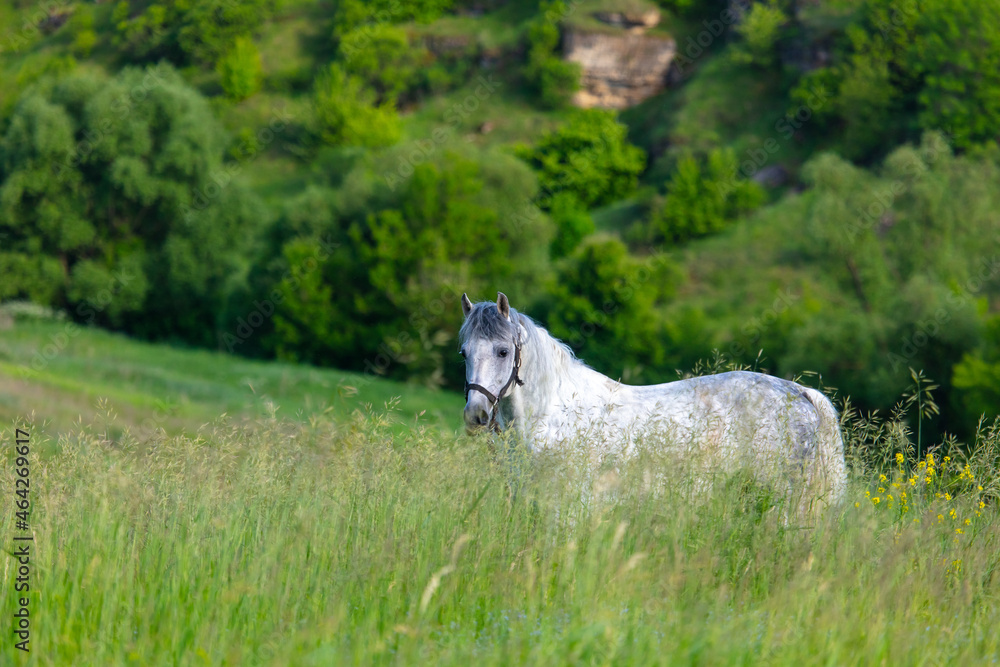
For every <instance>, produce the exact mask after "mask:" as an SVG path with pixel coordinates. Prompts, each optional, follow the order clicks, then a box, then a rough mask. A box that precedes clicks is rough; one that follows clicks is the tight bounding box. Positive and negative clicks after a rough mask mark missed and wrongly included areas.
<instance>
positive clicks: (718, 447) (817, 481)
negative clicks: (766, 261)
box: [460, 293, 847, 507]
mask: <svg viewBox="0 0 1000 667" xmlns="http://www.w3.org/2000/svg"><path fill="white" fill-rule="evenodd" d="M462 310H463V312H464V314H465V322H464V323H463V325H462V329H461V332H460V341H461V350H460V352H461V354H462V356H463V357H465V377H466V385H465V392H466V404H465V424H466V428H467V430H468V431H469V432H470V433H473V432H476V431H481V430H484V429H487V428H492V429H493V430H495V431H496V432H498V433H501V432H509V431H510V430H511V429H513V431H514V435H515V436H516V438H517V439H518V440H519V441H520V442H522V443H523V445H524V447H525V448H526V449H527V451H528V452H536V451H540V450H545V449H557V450H562V449H567V448H569V447H577V446H579V445H580V443H581V442H583V443H585V446H586V448H587V449H588V451H589V452H590V454H591V456H592V458H594V459H600V458H602V457H604V456H606V455H612V456H621V455H624V456H628V455H629V454H631V453H634V451H635V449H636V446H637V445H638V444H639V443H642V444H644V445H648V444H650V443H651V442H655V443H657V445H658V446H661V447H670V448H671V451H674V450H676V451H679V452H684V453H686V454H691V455H702V456H705V457H706V458H705V461H706V462H707V463H708V465H710V466H711V467H712V469H713V470H716V471H720V472H731V471H733V470H735V469H736V468H738V467H742V466H749V468H750V469H751V470H753V471H755V472H756V473H757V474H758V475H760V476H764V477H766V478H767V481H770V482H774V481H776V480H784V482H785V483H787V484H788V485H789V486H788V490H789V491H794V490H798V491H799V492H800V493H799V494H796V495H799V497H800V502H799V504H800V506H801V507H811V506H814V505H813V501H814V500H818V501H820V503H821V504H823V505H827V504H834V503H836V502H838V501H839V500H841V499H842V497H843V494H844V491H845V488H846V484H847V469H846V465H845V462H844V445H843V441H842V439H841V434H840V426H839V419H838V416H837V411H836V410H835V409H834V407H833V405H832V404H831V403H830V401H829V399H827V397H826V396H824V395H823V394H822V393H820V392H818V391H816V390H815V389H810V388H808V387H803V386H802V385H799V384H796V383H795V382H790V381H788V380H783V379H780V378H776V377H772V376H770V375H764V374H762V373H750V372H745V371H735V372H730V373H721V374H719V375H708V376H703V377H696V378H691V379H688V380H679V381H676V382H668V383H665V384H658V385H650V386H630V385H626V384H622V383H621V382H617V381H615V380H612V379H611V378H608V377H606V376H604V375H601V374H600V373H598V372H597V371H595V370H593V369H591V368H589V367H587V366H586V365H584V364H583V363H582V362H581V361H580V360H578V359H577V358H576V357H575V356H574V355H573V353H572V352H571V351H570V349H569V348H568V347H567V346H566V345H565V344H563V343H561V342H560V341H558V340H556V339H555V338H553V337H552V336H551V335H550V334H549V333H548V331H546V330H545V329H543V328H542V327H540V326H539V325H537V324H536V323H535V322H533V321H532V320H531V319H530V318H528V317H527V316H525V315H523V314H521V313H518V312H517V311H516V310H514V309H513V308H511V307H510V303H509V302H508V300H507V297H506V296H505V295H504V294H503V293H500V294H499V297H498V299H497V302H496V303H495V304H494V303H492V302H489V301H484V302H481V303H477V304H473V303H472V302H470V301H469V297H468V296H467V295H465V294H463V295H462Z"/></svg>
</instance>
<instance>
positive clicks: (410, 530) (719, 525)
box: [0, 341, 1000, 667]
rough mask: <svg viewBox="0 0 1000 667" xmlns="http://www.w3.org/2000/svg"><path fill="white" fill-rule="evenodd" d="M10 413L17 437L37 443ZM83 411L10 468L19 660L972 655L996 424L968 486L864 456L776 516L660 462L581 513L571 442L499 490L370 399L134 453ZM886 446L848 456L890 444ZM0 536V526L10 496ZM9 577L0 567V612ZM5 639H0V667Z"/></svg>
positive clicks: (616, 484) (840, 661) (837, 659)
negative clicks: (799, 512)
mask: <svg viewBox="0 0 1000 667" xmlns="http://www.w3.org/2000/svg"><path fill="white" fill-rule="evenodd" d="M106 342H107V341H106ZM29 428H30V427H29ZM31 430H32V433H33V440H32V445H33V450H34V451H35V452H36V453H37V452H38V451H39V450H41V449H44V448H46V447H47V446H49V444H48V443H46V441H45V436H44V435H43V434H40V433H39V432H38V431H39V429H37V428H31ZM105 430H106V427H105V425H103V424H101V423H99V424H97V425H95V426H94V427H88V426H84V427H82V428H81V429H79V430H78V431H77V432H76V433H73V434H69V435H68V436H67V437H65V438H64V439H63V440H62V441H61V442H60V444H59V445H58V446H57V447H52V448H51V449H52V454H51V456H49V457H46V458H44V459H43V460H39V459H38V458H34V457H33V458H32V459H31V475H32V477H31V480H32V481H31V494H32V495H31V501H32V503H33V505H32V509H33V511H32V514H31V518H30V521H31V526H32V531H33V536H34V542H32V548H33V552H32V559H31V568H32V569H31V573H30V577H31V579H30V581H31V585H32V589H31V592H30V593H29V594H28V595H29V609H30V614H31V616H30V618H31V624H32V625H31V628H32V644H31V649H32V654H31V657H32V658H33V659H34V661H35V664H41V665H68V664H73V665H101V666H102V667H105V666H114V665H126V664H142V665H155V664H177V665H189V664H190V665H194V664H244V665H258V664H262V665H331V664H357V665H390V664H392V665H417V664H433V665H517V664H531V665H564V664H565V665H609V664H613V665H633V664H634V665H658V664H659V665H678V664H706V665H735V664H743V665H758V664H763V665H795V666H796V667H804V666H806V665H831V664H832V665H886V664H892V665H896V664H956V665H957V664H962V665H973V664H991V662H995V661H996V660H997V659H998V657H1000V635H998V634H997V632H996V627H997V623H1000V604H998V603H1000V590H998V585H997V580H996V576H995V572H996V568H997V565H998V556H997V554H998V545H1000V518H998V516H997V512H996V508H995V506H994V505H993V504H992V502H993V501H992V499H993V498H995V497H996V492H997V490H998V484H1000V483H998V482H997V481H996V480H998V479H1000V477H998V475H997V470H996V467H995V459H994V458H993V457H995V456H996V454H997V451H998V445H1000V442H998V441H997V439H996V438H994V439H993V441H992V445H991V449H990V451H988V452H985V453H984V456H982V457H981V458H980V459H979V460H978V461H976V462H974V463H976V471H975V476H976V479H977V480H979V479H981V480H983V481H982V484H984V485H986V487H987V488H986V490H985V491H980V490H978V489H977V481H976V480H968V479H963V480H957V479H956V473H958V472H959V471H961V464H960V463H959V464H958V465H956V463H958V462H957V461H952V462H951V463H948V462H946V461H945V462H942V460H941V458H940V457H938V458H937V459H936V464H937V467H936V470H937V472H935V473H929V472H928V468H927V466H926V462H923V463H924V467H923V468H922V467H920V465H919V463H918V462H916V461H907V462H906V463H905V464H903V465H899V466H896V465H895V463H892V464H888V465H887V467H886V468H883V471H884V472H885V473H887V476H886V477H883V478H881V480H884V481H880V478H879V476H878V473H879V470H878V469H874V470H867V471H866V472H864V473H862V474H859V473H857V472H856V473H855V475H854V479H853V480H852V482H851V485H850V488H849V496H848V500H847V502H846V503H844V505H843V506H841V507H839V508H837V510H836V511H833V512H831V513H829V514H826V515H819V516H816V517H810V518H808V519H807V520H805V521H802V520H800V519H795V520H793V521H792V522H791V523H790V524H786V523H785V522H784V521H783V520H782V518H781V517H782V512H781V510H780V509H773V508H772V504H773V503H774V502H775V501H780V499H779V498H777V497H776V496H775V495H774V493H773V492H772V491H769V490H768V489H767V488H766V487H763V486H761V485H759V484H755V483H753V482H752V481H750V479H749V478H747V477H742V476H735V477H733V478H730V479H728V480H725V481H724V482H725V483H720V484H717V485H716V486H715V491H714V493H713V494H712V496H711V497H710V498H709V497H707V496H706V493H705V487H704V486H703V485H701V484H692V483H691V482H692V480H693V479H694V477H692V475H691V471H690V470H689V469H687V467H686V466H687V465H688V464H690V463H691V462H690V461H689V460H686V459H685V457H684V456H677V455H670V456H652V457H650V458H648V459H645V460H643V461H642V463H641V465H637V466H623V467H622V468H621V469H620V470H621V474H622V476H621V478H620V479H619V480H617V481H616V480H614V479H609V478H605V479H604V480H603V481H602V483H605V486H608V485H610V487H611V488H617V492H616V493H614V494H611V495H606V496H604V497H603V498H602V501H601V502H597V503H594V504H593V505H591V506H590V507H589V508H588V507H586V506H585V505H583V504H582V503H581V502H580V489H581V486H580V485H581V484H584V485H587V484H589V482H587V481H586V480H581V479H579V478H577V477H576V476H574V474H573V473H572V470H573V467H572V466H573V464H574V463H578V462H577V461H574V460H573V459H562V458H560V457H555V458H554V459H552V460H550V461H541V462H539V463H540V465H541V466H542V467H541V468H539V469H537V471H536V474H535V475H534V476H533V477H532V478H531V479H529V480H526V482H525V486H524V487H523V489H522V493H521V494H520V496H519V497H518V499H517V501H515V502H513V503H511V502H509V500H508V497H507V492H506V483H505V480H506V477H505V474H504V472H503V470H502V469H500V468H499V467H498V466H497V465H495V464H494V463H493V462H492V461H491V459H490V458H489V456H488V455H487V452H486V448H484V447H482V445H481V442H479V441H472V440H469V439H466V438H452V437H448V436H445V437H441V436H438V435H434V434H430V433H427V432H424V431H422V430H421V429H412V430H407V431H406V432H404V433H398V434H395V435H394V434H393V433H392V430H391V429H390V428H388V427H387V425H386V424H385V423H384V421H383V420H382V419H380V418H378V417H369V418H363V419H354V420H350V421H343V420H335V421H330V420H328V419H326V418H320V419H317V420H315V421H313V422H311V423H308V424H306V423H292V424H289V423H283V422H282V421H280V420H272V419H270V418H261V419H258V420H256V421H255V422H253V423H250V424H247V425H244V426H233V425H229V424H221V425H218V426H216V427H213V428H207V429H202V430H201V432H200V433H199V434H198V436H197V437H175V438H167V437H160V436H157V437H155V438H154V439H153V442H152V443H151V446H150V447H149V450H148V453H142V452H140V451H137V447H136V446H135V445H134V444H132V443H131V442H130V441H129V440H128V439H127V438H126V439H123V440H121V441H119V442H115V443H109V442H107V439H106V438H105V437H104V436H103V432H104V431H105ZM0 437H3V439H4V442H10V433H9V431H8V430H7V429H4V431H3V432H0ZM899 444H900V443H899V441H898V440H896V439H894V438H893V439H880V440H879V441H878V442H877V443H876V444H875V447H876V448H880V449H882V450H883V453H885V454H886V455H887V456H888V457H889V460H890V461H893V460H894V459H893V457H892V453H893V450H894V449H895V447H896V446H897V445H899ZM4 464H5V465H3V467H2V468H0V488H4V489H11V488H13V485H14V479H13V476H14V472H13V471H14V465H13V463H12V461H11V460H5V461H4ZM650 467H652V469H658V470H664V471H667V472H668V474H669V483H668V485H667V486H666V488H664V489H662V490H661V491H660V492H659V493H655V494H654V493H648V492H643V491H641V489H644V488H646V486H648V484H649V481H650V479H651V478H650V476H649V475H648V472H647V471H648V470H649V469H650ZM911 470H912V472H911ZM942 473H943V474H942ZM911 474H912V475H913V483H912V485H911V483H910V482H909V480H908V476H909V475H911ZM925 475H928V476H930V477H931V478H932V480H931V483H930V484H928V483H927V482H926V481H925V479H924V476H925ZM652 479H656V476H653V477H652ZM942 479H943V480H945V482H946V483H945V484H943V483H942V482H941V481H940V480H942ZM893 484H898V485H899V486H893ZM583 488H589V487H587V486H584V487H583ZM946 489H947V490H949V491H950V494H949V495H948V496H947V497H945V495H944V492H945V491H946ZM866 491H867V492H868V494H869V495H870V496H871V497H872V499H871V500H869V499H867V498H866ZM902 491H906V492H907V495H905V496H901V495H900V494H901V492H902ZM888 495H892V496H894V497H893V498H889V497H888ZM953 496H954V497H953ZM904 498H905V500H904ZM980 502H983V505H980ZM0 532H2V533H3V534H4V535H7V536H10V535H12V534H16V527H15V525H14V518H13V512H9V511H8V512H4V513H2V514H0ZM8 562H9V561H8ZM13 582H14V577H13V576H12V575H8V576H4V577H3V578H2V579H0V615H2V616H3V617H4V618H7V619H11V618H12V617H13V614H14V610H15V608H16V607H15V602H14V599H15V596H14V593H13V591H12V587H13ZM14 655H15V649H14V648H13V641H10V638H9V637H8V640H7V641H4V642H2V643H0V663H3V664H14V662H15V657H14ZM22 657H23V656H22Z"/></svg>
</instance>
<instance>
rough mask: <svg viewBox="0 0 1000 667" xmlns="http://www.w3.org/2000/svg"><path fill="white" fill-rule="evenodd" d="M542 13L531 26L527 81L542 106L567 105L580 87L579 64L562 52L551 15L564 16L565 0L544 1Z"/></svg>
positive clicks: (560, 106)
mask: <svg viewBox="0 0 1000 667" xmlns="http://www.w3.org/2000/svg"><path fill="white" fill-rule="evenodd" d="M539 11H540V13H539V15H538V16H537V17H536V18H535V19H534V20H533V21H532V22H531V24H530V25H529V26H528V47H527V52H528V57H527V62H526V63H525V65H524V68H523V69H522V71H521V73H522V76H523V77H524V81H525V84H526V85H527V87H528V89H529V90H530V91H532V92H533V93H534V94H535V95H536V96H537V97H538V100H539V102H540V103H541V104H542V106H544V107H546V108H549V109H561V108H564V107H566V106H567V105H568V104H569V102H570V99H571V98H572V97H573V93H575V92H576V91H577V90H578V89H579V88H580V74H581V70H580V65H579V64H578V63H571V62H566V61H564V60H563V59H562V57H561V56H560V54H559V26H558V24H557V23H556V22H555V21H553V20H551V19H550V18H549V17H550V16H563V15H565V14H566V13H567V11H568V10H567V8H566V5H565V3H564V2H562V0H553V1H552V2H543V3H542V5H541V7H540V10H539Z"/></svg>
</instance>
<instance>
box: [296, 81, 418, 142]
mask: <svg viewBox="0 0 1000 667" xmlns="http://www.w3.org/2000/svg"><path fill="white" fill-rule="evenodd" d="M313 106H314V110H315V118H316V132H317V134H318V135H319V137H320V139H321V140H322V141H323V142H324V143H327V144H331V145H335V146H367V147H370V148H378V147H383V146H390V145H392V144H394V143H396V142H397V141H399V136H400V127H399V116H398V115H397V114H396V108H395V106H394V104H393V102H391V101H389V102H383V103H382V104H376V100H375V92H374V91H372V90H370V89H368V88H366V87H365V85H364V82H363V81H362V80H361V79H360V78H358V77H356V76H352V75H350V74H348V73H347V72H345V71H344V69H343V67H342V66H341V65H339V64H336V63H334V64H332V65H330V67H329V69H328V70H327V71H326V73H325V75H323V76H322V77H320V79H318V80H317V82H316V86H315V89H314V93H313Z"/></svg>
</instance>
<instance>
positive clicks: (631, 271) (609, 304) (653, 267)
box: [541, 236, 678, 381]
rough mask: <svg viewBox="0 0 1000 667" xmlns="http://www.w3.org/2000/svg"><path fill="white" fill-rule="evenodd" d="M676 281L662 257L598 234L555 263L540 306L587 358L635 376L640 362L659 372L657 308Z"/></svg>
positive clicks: (663, 346)
mask: <svg viewBox="0 0 1000 667" xmlns="http://www.w3.org/2000/svg"><path fill="white" fill-rule="evenodd" d="M677 281H678V278H677V275H676V273H675V269H674V267H673V265H672V264H671V263H670V261H669V260H667V259H666V258H665V257H663V256H653V257H650V258H647V259H639V258H635V257H632V256H631V255H629V252H628V249H627V248H626V247H625V245H624V244H623V243H622V242H621V241H618V240H617V239H613V238H606V237H601V236H597V237H593V238H590V239H587V241H585V242H584V243H583V244H582V245H581V246H580V247H579V248H578V249H577V250H576V252H574V253H573V254H572V255H571V256H570V257H568V258H566V259H565V260H563V262H561V263H560V264H559V265H558V267H557V270H556V276H555V280H554V284H553V285H552V286H551V287H550V288H549V290H547V295H546V297H545V299H544V300H543V302H542V305H541V308H542V310H543V312H544V313H545V322H546V324H547V326H548V328H549V331H550V332H551V333H552V334H553V335H554V336H556V337H557V338H560V339H562V340H564V341H565V342H567V343H568V344H569V345H571V346H572V347H573V349H574V350H575V351H576V352H577V353H579V354H580V355H581V356H582V358H583V359H585V360H586V361H587V363H588V364H590V365H592V366H594V367H595V368H597V369H601V370H603V371H604V372H606V373H608V374H610V375H611V376H612V377H619V376H620V375H621V374H622V373H623V372H624V373H625V376H626V377H627V378H630V379H631V380H632V381H634V380H635V379H636V378H637V377H639V376H640V373H641V371H642V368H643V367H644V366H652V367H653V368H654V369H656V370H659V371H660V372H662V370H663V366H664V365H665V363H666V362H667V360H668V358H669V349H668V345H669V342H668V340H666V338H667V337H666V336H665V335H664V329H663V319H662V318H661V317H659V316H658V315H657V308H658V307H660V306H662V304H663V303H664V301H665V299H667V298H669V297H670V296H672V294H673V291H674V289H675V285H676V283H677ZM645 377H648V375H646V376H645Z"/></svg>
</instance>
